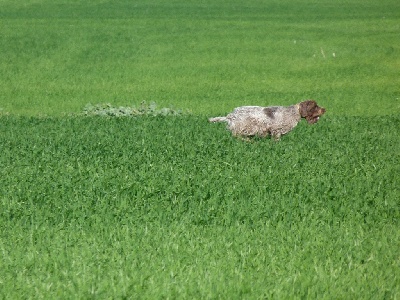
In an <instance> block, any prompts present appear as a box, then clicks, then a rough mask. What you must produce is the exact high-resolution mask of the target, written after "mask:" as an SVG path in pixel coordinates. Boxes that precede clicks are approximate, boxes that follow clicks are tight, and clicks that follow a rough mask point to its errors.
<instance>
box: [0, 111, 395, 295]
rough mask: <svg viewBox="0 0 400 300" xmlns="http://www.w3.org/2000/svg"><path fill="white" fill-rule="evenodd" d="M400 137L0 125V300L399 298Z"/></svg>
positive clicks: (87, 122) (95, 124) (372, 127)
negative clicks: (248, 136)
mask: <svg viewBox="0 0 400 300" xmlns="http://www.w3.org/2000/svg"><path fill="white" fill-rule="evenodd" d="M399 124H400V119H399V117H398V116H391V117H385V118H380V117H364V118H363V117H355V118H353V117H340V118H339V117H335V118H331V117H329V116H327V117H326V118H323V119H321V121H320V122H319V123H318V124H317V125H314V126H309V125H307V124H306V123H305V122H302V123H301V124H299V125H298V127H296V128H295V129H294V131H292V132H291V133H289V134H288V135H286V136H284V137H283V138H282V140H281V141H280V142H274V141H272V140H268V139H266V140H265V139H264V140H254V141H253V142H251V143H249V142H243V141H240V140H237V139H234V138H232V137H231V136H230V133H229V132H228V131H226V130H224V126H223V125H221V124H208V123H207V122H206V120H205V118H202V117H193V116H191V117H138V118H114V119H113V118H102V117H86V118H84V117H72V118H69V117H68V118H67V117H64V118H19V117H3V118H1V122H0V153H1V156H0V199H1V202H0V227H1V234H0V251H1V265H0V278H1V281H0V297H1V298H5V299H12V298H20V297H21V298H29V297H32V298H41V297H44V298H49V299H50V298H52V299H55V298H60V299H61V298H62V299H66V298H75V299H76V298H82V299H87V298H90V297H94V298H106V297H109V298H110V297H111V298H124V297H131V298H132V299H137V298H148V299H160V298H185V299H194V298H223V299H238V298H252V299H254V298H264V297H272V296H274V297H275V298H283V299H287V298H292V297H303V296H304V297H310V298H318V299H322V298H348V299H356V298H357V299H360V298H374V299H382V298H386V299H388V298H396V297H399V296H400V271H399V270H400V257H399V249H400V229H399V228H400V227H399V226H400V209H399V197H400V191H399V186H400V180H399V176H398V175H399V171H400V169H399V164H398V162H399V160H400V151H399V142H398V133H397V132H396V131H395V130H393V129H394V128H399Z"/></svg>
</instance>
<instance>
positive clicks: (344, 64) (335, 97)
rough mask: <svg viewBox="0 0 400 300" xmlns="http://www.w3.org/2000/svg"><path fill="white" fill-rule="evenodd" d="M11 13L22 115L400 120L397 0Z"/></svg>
mask: <svg viewBox="0 0 400 300" xmlns="http://www.w3.org/2000/svg"><path fill="white" fill-rule="evenodd" d="M0 5H1V12H0V28H1V35H0V53H1V56H0V72H1V73H0V89H1V91H2V92H1V95H0V108H1V109H2V110H3V111H5V112H9V113H12V114H23V115H38V114H48V115H61V114H62V113H70V112H78V111H80V110H82V108H83V107H84V106H85V105H86V104H87V103H92V104H96V103H106V102H107V103H108V102H110V103H113V104H115V105H131V104H138V103H140V102H141V101H142V100H146V101H148V102H151V101H155V102H156V103H158V104H159V105H161V106H174V107H179V108H182V109H190V110H192V111H193V112H194V113H198V114H202V115H212V114H215V113H222V112H227V111H229V110H231V109H232V108H233V107H235V106H238V105H242V104H253V105H269V104H275V105H278V104H292V103H296V102H298V101H300V100H302V99H308V98H314V99H316V100H318V101H320V102H322V103H323V104H324V106H326V107H327V109H328V111H329V112H330V113H331V114H335V115H343V114H345V115H366V114H367V115H377V114H379V115H387V114H392V113H394V112H395V113H398V112H399V111H400V106H399V97H400V93H399V88H398V87H399V85H400V79H399V76H398V70H399V67H400V60H399V57H400V47H399V44H398V42H397V40H398V32H399V23H398V20H399V18H400V4H399V2H398V1H397V0H384V1H380V2H376V1H372V0H369V1H359V0H352V1H344V0H343V1H335V2H334V3H333V2H332V1H327V0H323V1H313V2H310V1H272V0H270V1H266V0H265V1H261V0H259V1H250V2H243V1H237V0H229V1H228V0H219V1H201V2H199V1H156V2H154V1H146V0H142V1H140V2H138V1H126V0H125V1H124V0H119V1H109V2H106V1H73V2H71V1H69V2H66V1H61V0H57V1H45V0H41V1H28V2H27V1H24V2H23V3H22V2H21V3H15V1H5V0H2V1H1V2H0ZM321 49H322V50H321ZM333 54H335V57H333Z"/></svg>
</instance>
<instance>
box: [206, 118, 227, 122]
mask: <svg viewBox="0 0 400 300" xmlns="http://www.w3.org/2000/svg"><path fill="white" fill-rule="evenodd" d="M208 122H210V123H216V122H226V117H215V118H209V119H208Z"/></svg>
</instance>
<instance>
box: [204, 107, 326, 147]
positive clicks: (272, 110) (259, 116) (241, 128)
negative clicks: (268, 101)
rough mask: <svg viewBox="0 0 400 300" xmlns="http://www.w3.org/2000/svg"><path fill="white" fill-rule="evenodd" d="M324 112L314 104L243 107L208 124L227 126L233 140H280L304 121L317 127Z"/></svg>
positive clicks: (211, 120) (213, 119)
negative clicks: (270, 138) (244, 138)
mask: <svg viewBox="0 0 400 300" xmlns="http://www.w3.org/2000/svg"><path fill="white" fill-rule="evenodd" d="M325 111H326V110H325V108H323V107H320V106H318V105H317V102H315V101H314V100H306V101H303V102H300V103H298V104H295V105H291V106H268V107H262V106H241V107H238V108H235V110H234V111H233V112H231V113H230V114H228V115H227V116H226V117H215V118H210V119H208V120H209V121H210V122H227V123H228V129H229V130H230V131H231V132H232V134H233V135H234V136H240V137H252V136H259V137H266V136H268V135H271V136H272V137H273V138H274V139H276V140H279V139H280V137H281V135H283V134H286V133H288V132H289V131H291V130H292V129H293V128H294V127H296V125H297V123H299V122H300V120H301V118H305V119H306V120H307V122H308V123H309V124H314V123H316V122H318V120H319V117H320V116H322V115H323V114H324V113H325Z"/></svg>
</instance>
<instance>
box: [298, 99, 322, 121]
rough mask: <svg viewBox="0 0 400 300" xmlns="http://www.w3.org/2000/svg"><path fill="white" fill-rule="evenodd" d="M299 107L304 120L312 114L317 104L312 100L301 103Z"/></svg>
mask: <svg viewBox="0 0 400 300" xmlns="http://www.w3.org/2000/svg"><path fill="white" fill-rule="evenodd" d="M299 106H300V107H299V111H300V115H301V116H302V117H303V118H306V117H307V116H310V115H312V114H313V111H314V109H315V107H317V106H318V105H317V102H315V101H314V100H306V101H303V102H301V103H300V104H299Z"/></svg>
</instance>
